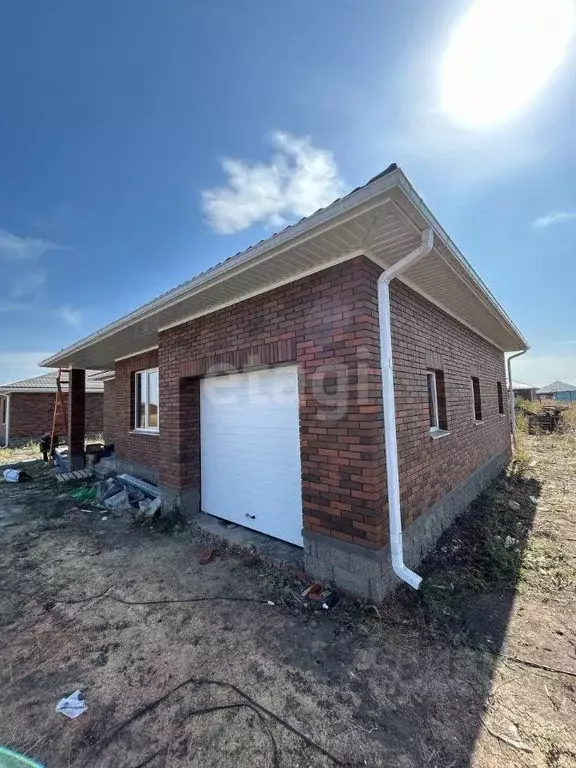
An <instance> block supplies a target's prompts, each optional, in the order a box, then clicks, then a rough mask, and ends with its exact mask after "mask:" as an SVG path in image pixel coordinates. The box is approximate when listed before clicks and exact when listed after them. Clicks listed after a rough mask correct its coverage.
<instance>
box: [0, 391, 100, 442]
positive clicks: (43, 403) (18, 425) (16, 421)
mask: <svg viewBox="0 0 576 768" xmlns="http://www.w3.org/2000/svg"><path fill="white" fill-rule="evenodd" d="M55 398H56V393H54V392H52V393H48V392H13V393H12V394H11V395H10V438H13V437H14V438H22V437H30V438H36V437H40V436H41V435H43V434H44V433H45V432H50V430H51V429H52V417H53V413H54V401H55ZM64 407H65V408H67V396H66V394H65V395H64ZM102 427H103V396H102V394H101V393H99V392H89V393H88V394H87V395H86V435H96V434H100V432H102ZM57 432H58V434H59V436H60V437H61V439H62V440H65V439H66V432H65V430H64V424H63V423H62V421H61V420H59V422H58V424H57Z"/></svg>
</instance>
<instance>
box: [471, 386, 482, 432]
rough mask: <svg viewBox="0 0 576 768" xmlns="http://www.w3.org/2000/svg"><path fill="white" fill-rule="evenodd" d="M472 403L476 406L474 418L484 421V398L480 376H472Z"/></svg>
mask: <svg viewBox="0 0 576 768" xmlns="http://www.w3.org/2000/svg"><path fill="white" fill-rule="evenodd" d="M472 405H473V407H474V420H475V421H482V398H481V396H480V379H479V378H478V376H472Z"/></svg>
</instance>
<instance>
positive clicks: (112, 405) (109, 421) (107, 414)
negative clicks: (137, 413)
mask: <svg viewBox="0 0 576 768" xmlns="http://www.w3.org/2000/svg"><path fill="white" fill-rule="evenodd" d="M117 419H118V412H117V410H116V382H115V381H114V379H110V381H105V382H104V431H103V434H104V442H105V443H113V442H114V436H115V434H116V421H117Z"/></svg>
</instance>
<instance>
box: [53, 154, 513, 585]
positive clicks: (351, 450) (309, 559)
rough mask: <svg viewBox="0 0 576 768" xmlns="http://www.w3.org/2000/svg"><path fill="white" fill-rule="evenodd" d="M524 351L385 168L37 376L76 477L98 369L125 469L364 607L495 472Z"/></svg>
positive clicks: (446, 241) (393, 170) (434, 225)
mask: <svg viewBox="0 0 576 768" xmlns="http://www.w3.org/2000/svg"><path fill="white" fill-rule="evenodd" d="M526 346H527V345H526V342H525V340H524V339H523V337H522V336H521V335H520V333H519V332H518V330H517V329H516V328H515V326H514V325H513V324H512V322H511V321H510V319H509V318H508V317H507V316H506V314H505V313H504V311H503V310H502V309H501V307H500V306H499V305H498V304H497V302H496V300H495V299H494V298H493V297H492V295H491V294H490V292H489V291H488V289H487V288H486V286H485V285H484V284H483V283H482V282H481V281H480V279H479V278H478V277H477V276H476V274H475V273H474V272H473V271H472V269H471V267H470V266H469V265H468V263H467V262H466V261H465V260H464V258H463V256H462V255H461V254H460V252H459V251H458V250H457V248H456V246H455V245H454V244H453V242H452V241H451V240H450V238H449V237H448V235H447V234H446V233H445V232H444V230H443V229H442V227H441V226H440V224H439V223H438V222H437V221H436V219H435V218H434V217H433V215H432V214H431V212H430V211H429V210H428V208H427V207H426V206H425V205H424V203H423V202H422V200H421V198H420V197H419V196H418V195H417V194H416V192H415V190H414V189H413V187H412V186H411V184H410V183H409V182H408V180H407V179H406V177H405V175H404V174H403V172H402V171H401V170H400V169H399V168H397V166H395V165H393V166H390V167H389V168H388V169H387V170H386V171H385V172H384V173H382V174H380V175H379V176H377V177H375V178H374V179H372V180H371V181H370V182H368V184H366V185H365V186H364V187H361V188H358V189H356V190H354V191H353V192H351V193H350V194H349V195H347V196H346V197H344V198H342V199H339V200H337V201H335V202H334V203H333V204H331V205H330V206H328V207H327V208H324V209H321V210H320V211H317V212H316V213H315V214H313V215H312V216H309V217H308V218H305V219H303V220H302V221H300V222H299V223H298V224H295V225H294V226H291V227H287V228H286V229H285V230H283V231H282V232H280V233H278V234H276V235H274V236H273V237H271V238H269V239H267V240H264V241H262V242H260V243H258V244H257V245H255V246H253V247H251V248H249V249H248V250H246V251H244V252H242V253H239V254H237V255H236V256H233V257H232V258H230V259H228V260H226V261H224V262H223V263H221V264H219V265H217V266H216V267H214V268H212V269H210V270H208V271H207V272H205V273H203V274H201V275H199V276H198V277H196V278H194V279H192V280H190V281H189V282H187V283H184V284H183V285H181V286H179V287H177V288H175V289H174V290H172V291H169V292H168V293H166V294H163V295H162V296H160V297H158V298H157V299H156V300H154V301H152V302H150V303H148V304H146V305H144V306H143V307H141V308H140V309H138V310H136V311H135V312H132V313H131V314H129V315H127V316H125V317H123V318H121V319H120V320H118V321H117V322H115V323H112V324H111V325H109V326H107V327H105V328H103V329H102V330H100V331H98V332H97V333H94V334H93V335H92V336H89V337H88V338H86V339H83V340H82V341H80V342H78V343H77V344H74V345H72V346H71V347H69V348H67V349H65V350H63V351H62V352H60V353H58V354H57V355H54V356H53V357H52V358H50V359H48V360H46V361H45V362H44V363H43V365H47V366H69V367H70V368H71V384H70V387H71V399H70V431H71V433H70V440H69V445H70V446H71V453H72V458H73V459H74V460H75V462H76V465H80V464H82V461H83V456H82V438H83V429H84V405H83V396H84V387H85V377H84V369H86V368H88V367H90V368H101V369H104V368H105V369H112V370H113V371H114V379H113V384H112V385H111V387H110V396H111V398H112V402H113V406H112V405H111V404H110V405H107V406H106V408H105V410H106V412H107V413H108V412H109V413H110V414H111V419H112V421H113V425H112V424H111V426H110V428H109V429H110V430H113V432H114V434H113V437H114V443H115V446H116V457H117V461H118V464H119V468H120V469H122V470H124V471H128V472H131V473H133V474H136V475H139V476H141V477H143V478H145V479H148V480H150V481H152V482H155V483H157V484H158V485H159V486H160V487H161V490H162V493H163V496H164V499H165V501H166V503H176V504H178V505H179V506H180V508H181V509H182V510H184V511H185V512H190V513H196V512H197V511H198V510H202V511H203V512H205V513H208V514H211V515H215V516H217V517H220V518H224V519H226V520H231V521H233V522H236V523H239V524H241V525H244V526H247V527H250V528H254V529H257V530H259V531H261V532H263V533H266V534H269V535H270V536H273V537H276V538H279V539H283V540H285V541H288V542H291V543H293V544H295V545H297V546H301V547H303V548H304V560H305V566H306V569H307V570H308V572H310V573H311V574H312V575H313V576H315V577H317V578H320V579H324V580H330V581H332V582H334V583H335V584H336V585H338V586H339V587H341V588H343V589H346V590H348V591H350V592H352V593H355V594H359V595H365V596H369V597H371V598H372V599H375V600H378V599H380V598H381V597H382V596H383V595H384V594H385V593H386V592H387V591H388V590H389V589H390V588H391V587H393V586H394V585H395V584H396V583H397V582H398V579H399V578H401V579H404V580H405V581H407V582H408V583H410V584H412V586H414V587H417V586H418V584H419V582H420V578H419V577H418V576H417V574H416V573H414V571H413V570H411V569H413V568H416V567H417V565H418V563H419V561H420V560H421V558H422V557H423V555H424V554H425V553H426V552H427V551H428V550H429V549H430V547H431V546H433V544H434V542H435V541H436V539H437V538H438V536H439V535H440V533H441V532H442V530H443V529H444V528H446V527H447V526H448V525H449V524H450V523H451V522H452V521H453V519H454V518H455V517H456V516H457V515H458V514H459V513H461V512H462V511H463V510H464V509H465V508H466V507H467V506H468V505H469V503H470V502H471V501H472V500H473V499H474V498H475V497H476V496H477V495H478V494H479V492H480V491H481V490H482V489H483V488H484V487H485V486H486V485H487V484H488V483H489V482H490V481H491V479H492V478H494V477H495V476H496V475H497V474H498V473H499V472H500V471H501V470H502V469H503V467H504V466H505V465H506V463H507V462H508V459H509V457H510V447H511V443H510V421H509V412H508V410H507V405H506V397H505V391H506V390H505V386H506V385H505V382H506V376H505V360H504V353H505V352H510V351H513V350H521V349H525V348H526ZM106 429H108V427H106Z"/></svg>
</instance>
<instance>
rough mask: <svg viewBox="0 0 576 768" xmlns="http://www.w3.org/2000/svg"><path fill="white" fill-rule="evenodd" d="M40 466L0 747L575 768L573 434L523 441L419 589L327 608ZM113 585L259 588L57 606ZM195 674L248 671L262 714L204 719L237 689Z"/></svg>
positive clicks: (13, 597) (10, 504)
mask: <svg viewBox="0 0 576 768" xmlns="http://www.w3.org/2000/svg"><path fill="white" fill-rule="evenodd" d="M30 472H31V474H32V475H33V479H32V480H31V481H30V482H29V483H27V484H26V486H24V485H23V486H22V487H19V486H12V487H8V486H2V485H0V527H1V528H2V536H1V537H0V580H1V583H2V586H4V587H5V588H6V589H8V590H10V589H12V590H13V591H12V593H10V592H5V593H1V594H0V604H1V605H0V607H1V610H0V643H1V647H2V651H1V653H2V658H3V660H4V663H3V665H2V667H1V668H0V709H1V711H2V718H1V720H0V743H2V742H3V743H7V742H9V743H10V744H11V745H13V746H14V747H15V748H19V749H21V750H23V751H26V752H28V753H30V754H31V755H33V756H35V757H37V758H38V759H40V760H41V761H42V762H43V763H44V764H46V765H54V766H66V767H67V768H79V767H80V766H82V767H83V768H112V766H113V767H114V768H135V767H136V766H143V765H149V766H150V768H180V767H182V768H184V766H187V767H189V766H198V767H200V766H202V768H222V767H224V768H226V767H227V766H234V767H235V768H298V767H300V768H304V767H306V768H328V766H334V765H337V766H351V767H353V768H360V766H368V767H369V768H370V767H372V766H374V768H377V767H379V766H382V767H384V766H398V767H399V768H423V767H424V766H425V767H426V768H448V767H449V766H451V768H466V767H467V768H510V767H511V766H514V767H515V768H516V767H517V766H518V767H519V768H568V766H575V765H576V737H575V734H574V723H575V722H576V654H575V648H576V632H575V630H576V616H575V606H576V595H575V583H574V578H575V565H576V559H575V558H576V517H575V510H574V498H576V437H574V436H573V435H572V434H562V435H561V434H557V435H549V436H538V437H535V436H528V435H527V436H523V437H522V440H521V445H520V446H519V449H518V451H517V453H516V456H515V461H514V464H513V465H511V468H510V471H509V473H508V475H507V476H506V477H505V478H503V479H502V480H501V481H500V482H499V483H498V484H496V485H494V486H493V487H492V488H491V489H489V491H488V492H487V493H486V494H485V495H484V496H483V497H481V498H480V499H479V500H478V501H477V502H476V504H475V505H474V506H473V508H472V509H471V511H470V513H469V514H467V515H466V516H464V517H463V518H462V519H461V520H460V521H458V522H457V524H456V525H455V526H454V527H453V528H452V529H451V530H450V531H448V532H447V533H446V534H445V536H444V537H443V539H442V540H441V541H440V542H439V544H438V547H437V549H436V550H435V552H434V553H433V554H432V555H431V557H430V558H429V559H428V560H427V562H426V563H424V564H423V566H422V573H423V575H424V577H425V581H424V585H423V588H422V590H421V591H420V592H418V593H415V592H411V591H408V590H400V591H399V592H398V593H397V594H396V595H395V596H394V597H393V598H391V599H390V600H389V601H387V603H386V604H385V605H383V606H379V607H377V608H376V607H371V606H369V605H366V604H357V603H346V602H343V603H341V604H340V605H339V606H338V607H337V608H335V609H334V610H332V611H329V612H327V611H321V610H320V611H319V612H310V611H308V610H305V609H303V608H302V607H301V606H299V604H298V602H297V601H296V600H295V598H294V594H295V593H298V590H299V584H298V582H295V581H294V580H293V579H291V578H289V577H285V576H282V575H280V574H278V573H277V572H273V571H271V570H269V569H267V568H266V567H264V566H263V565H262V564H261V563H260V562H259V561H258V560H257V559H256V558H253V557H252V558H248V557H245V558H239V557H236V555H234V553H231V552H225V551H222V552H220V553H218V556H217V557H216V558H215V559H214V560H213V561H212V562H211V563H210V564H209V565H207V566H199V565H198V562H197V560H198V542H197V541H196V540H194V538H192V537H191V535H190V533H189V532H187V531H180V532H174V533H172V534H171V535H170V536H168V535H165V534H161V533H159V532H157V531H144V530H141V529H136V530H134V529H129V527H128V526H127V525H126V521H125V520H124V519H123V518H122V517H121V516H119V515H113V514H112V515H107V519H106V520H105V521H103V520H102V519H101V513H98V512H96V511H94V510H93V511H90V509H87V510H78V509H76V508H74V506H73V502H72V501H71V499H69V498H66V497H62V496H61V489H58V490H55V489H54V487H53V485H51V483H52V481H51V480H50V478H49V477H48V476H47V475H46V473H45V470H44V469H43V468H42V467H41V466H38V465H34V464H32V465H30ZM531 496H532V497H533V498H534V500H535V502H536V503H534V501H533V500H532V499H531V498H530V497H531ZM510 502H516V504H517V505H519V509H517V508H516V504H512V505H510ZM2 526H3V527H2ZM510 540H512V541H510ZM16 590H24V591H26V592H27V593H28V594H30V593H33V594H35V595H36V596H37V597H36V598H31V597H26V596H24V595H19V594H17V591H16ZM106 591H108V594H109V595H116V596H119V597H122V598H128V599H133V600H157V599H168V600H177V599H183V598H186V597H193V596H200V595H201V596H218V595H223V596H232V597H233V596H239V597H243V598H248V599H250V600H253V601H254V602H238V603H235V602H230V603H227V602H225V601H224V602H219V601H213V602H200V603H194V602H191V603H176V604H166V605H139V606H127V605H125V604H120V603H117V602H113V601H112V600H110V599H109V598H106V597H104V598H98V599H94V600H90V601H86V602H81V603H73V604H63V603H56V602H55V601H54V596H58V597H66V596H73V597H78V596H83V595H96V594H101V593H104V592H106ZM268 600H271V601H272V602H273V603H274V605H273V606H270V605H269V604H268ZM523 661H524V662H530V663H531V664H533V665H535V666H529V665H527V664H525V663H523ZM552 670H555V671H552ZM189 676H193V677H195V678H199V677H203V678H210V679H212V680H217V681H221V682H226V683H232V684H234V685H236V686H237V687H238V688H239V689H241V691H244V692H245V693H247V694H248V695H249V696H251V698H252V700H253V701H254V702H256V710H257V711H256V712H255V711H254V710H250V709H246V708H244V709H233V710H218V711H213V710H212V709H211V708H212V707H214V706H215V705H218V706H220V705H222V706H228V705H230V704H235V703H238V702H242V701H246V700H245V698H243V694H241V693H238V692H237V691H236V692H235V691H233V690H230V689H226V688H221V687H218V686H214V685H211V686H207V685H205V684H190V685H187V686H186V687H184V688H182V689H181V690H180V691H178V692H173V691H174V689H175V688H176V686H177V685H178V684H179V683H181V682H182V681H184V680H186V678H188V677H189ZM76 687H81V688H82V689H83V690H84V691H85V693H86V696H87V699H88V703H89V710H88V712H87V713H86V715H84V716H82V717H81V718H79V719H78V720H77V721H74V722H70V721H67V720H65V718H63V717H62V716H59V715H56V713H55V712H54V706H55V703H56V701H57V699H58V698H59V697H60V696H61V695H63V694H64V693H66V692H70V691H71V690H74V688H76ZM171 692H172V693H171ZM165 694H168V696H167V698H166V699H165V700H164V701H163V702H162V703H161V704H159V705H158V706H157V707H155V708H154V710H153V711H151V712H150V713H144V714H142V715H141V716H139V717H137V718H136V719H135V720H134V721H132V722H131V723H130V724H129V725H126V726H124V725H123V724H124V723H125V722H126V720H127V719H129V718H130V717H132V716H133V715H134V714H135V713H138V712H139V711H140V710H141V708H142V706H143V705H144V704H148V703H150V702H153V701H155V700H157V699H158V698H159V697H161V696H163V695H165ZM259 706H264V707H266V709H267V710H268V711H269V712H273V713H275V715H278V716H279V717H280V718H282V720H283V721H284V723H288V724H289V725H290V726H291V727H292V728H294V729H295V730H294V731H290V730H289V729H287V728H286V725H285V724H282V722H280V721H279V720H278V719H275V718H274V717H272V716H271V715H270V714H266V713H265V712H264V711H263V710H258V707H259ZM199 709H201V710H206V711H205V712H204V714H201V715H197V714H194V713H196V712H197V711H198V710H199ZM258 712H260V714H258ZM118 729H120V730H118ZM113 734H115V735H113ZM112 735H113V737H112ZM303 736H305V737H306V738H308V739H310V740H312V741H313V742H314V743H315V744H316V745H318V746H320V747H321V748H322V749H324V750H325V752H326V753H329V754H326V753H322V752H321V751H319V750H318V748H317V747H315V746H314V745H311V743H310V742H307V741H306V740H305V739H304V738H303ZM271 737H272V738H273V739H274V743H275V744H276V747H277V755H276V757H274V752H273V747H272V741H271ZM156 753H158V755H157V757H152V756H153V755H154V754H156ZM330 755H331V757H330Z"/></svg>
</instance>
